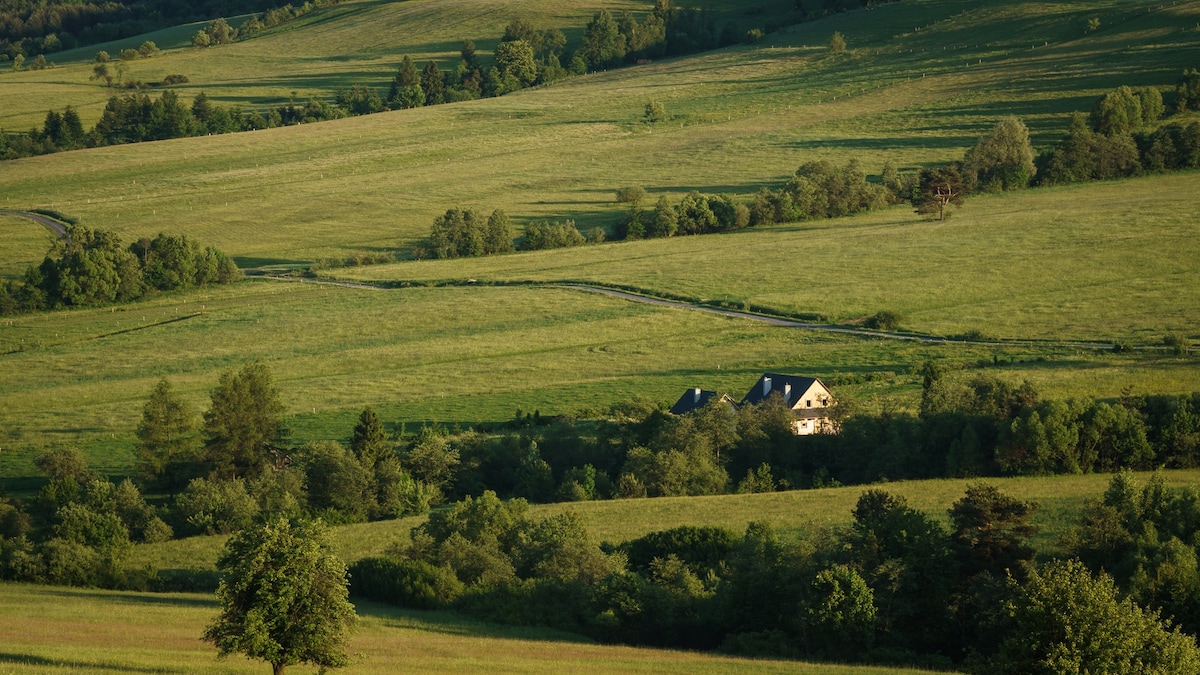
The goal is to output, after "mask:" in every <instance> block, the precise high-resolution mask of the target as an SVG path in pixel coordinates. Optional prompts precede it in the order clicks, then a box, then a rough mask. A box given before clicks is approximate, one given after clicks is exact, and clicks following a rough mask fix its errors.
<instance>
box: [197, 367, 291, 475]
mask: <svg viewBox="0 0 1200 675" xmlns="http://www.w3.org/2000/svg"><path fill="white" fill-rule="evenodd" d="M284 411H285V408H284V406H283V401H282V400H280V396H279V389H278V388H277V387H276V386H275V382H274V380H273V378H272V377H271V371H270V370H269V369H268V368H267V366H266V365H265V364H263V363H262V362H261V361H255V362H254V363H249V364H246V365H245V366H243V367H242V369H241V370H239V371H237V372H234V371H232V370H227V371H225V372H224V373H222V374H221V380H220V382H219V383H218V384H217V387H216V389H213V391H212V405H211V406H210V407H209V409H208V410H207V411H206V412H205V413H204V437H205V438H204V453H205V460H206V461H207V462H208V463H209V464H210V465H211V466H212V467H213V468H214V470H215V471H216V472H217V474H218V475H221V476H225V477H237V476H250V477H253V476H257V475H258V474H260V473H261V472H262V471H263V468H264V467H265V466H266V465H267V464H269V463H271V462H273V461H274V457H273V454H272V453H273V451H274V449H275V448H274V446H275V444H277V443H279V442H280V441H281V440H282V439H283V438H284V436H285V433H286V432H285V429H284V426H283V413H284Z"/></svg>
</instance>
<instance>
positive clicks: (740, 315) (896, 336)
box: [246, 270, 1113, 349]
mask: <svg viewBox="0 0 1200 675" xmlns="http://www.w3.org/2000/svg"><path fill="white" fill-rule="evenodd" d="M246 274H247V276H250V277H252V278H256V279H271V280H274V281H293V282H300V283H310V284H322V285H327V286H341V287H344V288H359V289H364V290H373V291H379V290H391V289H389V288H388V287H386V286H378V285H374V284H367V283H358V282H353V281H337V280H333V279H301V278H297V277H280V276H274V275H270V274H263V273H255V271H254V270H246ZM454 285H456V286H474V285H476V284H474V283H472V282H464V283H462V284H454ZM479 285H481V286H484V285H488V284H479ZM513 285H514V286H516V285H518V284H513ZM521 285H524V284H521ZM527 286H529V287H541V288H564V289H568V290H575V291H581V292H584V293H600V294H602V295H608V296H611V297H614V298H620V299H622V300H628V301H630V302H640V303H644V304H648V305H657V306H659V307H670V308H673V309H686V310H693V311H697V312H707V313H709V314H717V315H719V316H727V317H731V318H734V319H746V320H749V321H758V322H760V323H765V324H769V325H772V326H780V327H783V328H799V329H802V330H815V331H822V332H825V333H841V334H843V335H856V336H859V337H868V338H879V339H883V340H907V341H909V342H920V343H923V344H963V345H982V346H992V347H1066V348H1075V349H1112V348H1113V344H1112V343H1111V342H1087V341H1082V340H1081V341H1069V340H1055V341H1050V340H1005V339H996V340H967V339H957V338H946V337H936V336H931V335H915V334H912V333H895V332H889V331H882V330H870V329H867V328H855V327H853V326H836V325H832V324H827V323H811V322H806V321H797V320H795V319H786V318H783V317H778V316H771V315H768V314H755V313H753V312H743V311H738V310H735V309H721V308H720V307H710V306H708V305H702V304H697V303H690V302H682V301H679V300H667V299H665V298H656V297H654V296H652V295H639V294H637V293H630V292H628V291H620V290H616V289H613V288H605V287H603V286H588V285H586V284H556V283H543V284H528V285H527Z"/></svg>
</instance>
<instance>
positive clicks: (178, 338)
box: [0, 281, 1200, 477]
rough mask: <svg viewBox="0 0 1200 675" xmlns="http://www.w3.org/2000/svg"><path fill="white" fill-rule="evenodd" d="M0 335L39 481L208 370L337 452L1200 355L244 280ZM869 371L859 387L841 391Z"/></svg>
mask: <svg viewBox="0 0 1200 675" xmlns="http://www.w3.org/2000/svg"><path fill="white" fill-rule="evenodd" d="M0 325H3V329H2V330H0V429H3V433H4V437H3V438H0V448H3V452H0V475H2V476H6V477H15V476H28V475H33V474H34V470H33V468H32V464H31V461H32V458H33V456H34V455H35V454H36V453H37V452H38V450H39V449H40V448H42V447H45V446H47V445H52V444H56V443H73V444H76V445H79V446H81V447H82V448H83V449H84V450H85V452H86V453H87V454H88V456H89V458H90V461H91V462H92V463H93V465H94V466H95V468H97V469H99V470H102V471H105V472H108V473H111V474H118V475H119V474H124V473H126V472H127V471H129V469H130V467H131V462H132V448H133V444H134V439H133V435H132V433H133V430H134V428H135V427H136V425H137V421H138V420H139V419H140V415H141V408H142V405H143V404H144V402H145V400H146V397H147V396H148V395H149V393H150V391H152V390H153V388H154V384H155V382H156V381H157V380H158V379H159V378H161V377H167V378H169V379H170V380H171V381H172V383H173V384H174V385H175V387H176V389H177V390H178V391H179V392H180V393H181V394H182V395H183V396H184V397H185V398H187V399H188V400H189V401H190V402H191V404H192V405H193V407H194V409H195V410H197V411H200V410H203V409H205V408H207V406H208V393H209V391H210V390H211V389H212V387H214V386H215V384H216V381H217V379H218V376H219V375H220V373H221V372H222V371H224V370H228V369H232V368H237V367H240V365H241V364H243V363H245V362H247V361H249V360H252V359H262V360H263V361H264V362H265V363H266V364H267V365H268V366H269V367H270V368H271V370H272V372H273V374H274V376H275V378H276V380H277V382H278V383H279V385H280V386H281V388H282V390H283V399H284V402H285V404H286V405H287V408H288V412H289V419H288V426H289V427H290V428H291V429H292V431H293V435H292V437H293V440H294V441H296V442H302V441H305V440H309V439H320V438H347V437H349V434H350V430H351V429H352V428H353V425H354V422H355V419H356V417H357V414H358V412H359V411H360V410H361V409H362V407H363V406H365V405H373V406H375V407H376V409H377V410H379V411H380V414H381V415H382V416H383V418H384V419H385V420H387V421H388V422H404V423H407V424H408V425H409V426H408V428H409V430H412V428H413V427H414V426H415V425H418V424H420V423H422V422H423V421H426V420H434V421H439V422H443V423H450V424H458V423H465V424H475V423H478V422H494V421H500V420H506V419H509V418H511V416H512V414H513V411H514V410H516V409H518V408H520V409H523V410H526V411H530V410H535V409H540V410H541V411H542V412H543V413H545V414H561V413H566V412H573V411H577V410H580V409H583V408H589V407H591V408H595V407H600V406H605V405H608V404H611V403H615V402H618V401H623V400H628V399H629V398H632V397H635V396H644V397H648V398H650V399H652V400H661V401H668V402H669V401H673V400H674V399H675V398H677V397H678V396H679V394H680V392H682V391H683V389H684V388H686V387H692V386H704V387H712V388H718V389H724V390H726V391H730V392H732V393H733V394H734V395H735V396H740V395H741V394H742V393H743V392H744V391H745V390H746V389H747V388H748V387H749V386H750V385H751V384H752V383H753V382H754V381H755V379H756V378H757V377H758V376H759V375H760V374H761V373H762V372H764V371H771V370H777V371H784V372H800V373H809V374H813V375H816V376H818V377H822V378H825V379H826V380H827V381H829V382H830V383H831V384H832V385H834V386H835V388H836V390H837V391H838V394H839V395H840V396H845V397H847V398H853V399H857V400H859V401H860V402H862V403H864V404H866V405H868V406H869V405H871V404H870V401H871V400H872V399H873V398H874V397H875V396H885V397H887V398H889V399H891V400H892V401H893V402H895V401H897V400H899V401H910V402H911V401H912V400H913V398H912V397H913V396H915V395H916V394H917V393H918V389H919V378H917V377H916V376H914V375H911V374H910V371H912V370H913V369H914V368H915V367H916V366H917V365H919V364H920V363H921V362H922V361H924V360H925V359H927V358H948V359H951V360H953V361H956V362H971V363H973V362H975V361H978V360H984V361H991V360H992V357H993V356H1000V357H1003V358H1011V359H1014V360H1015V361H1017V363H1015V364H1012V365H1007V366H1004V367H1003V368H1001V369H999V370H997V371H995V372H996V374H998V375H999V376H1001V377H1004V378H1006V379H1010V380H1012V381H1014V382H1017V381H1020V380H1022V379H1029V380H1031V381H1032V382H1034V384H1035V385H1037V387H1038V388H1039V390H1040V391H1042V392H1043V394H1044V395H1047V396H1055V397H1065V396H1076V395H1080V396H1096V395H1099V396H1108V397H1115V396H1117V395H1119V394H1120V392H1121V389H1122V388H1123V387H1124V386H1125V385H1126V384H1132V385H1133V386H1134V387H1135V389H1136V391H1139V392H1151V391H1154V392H1176V391H1190V390H1191V389H1193V388H1194V386H1195V382H1196V379H1197V376H1198V374H1200V373H1198V368H1197V364H1196V362H1195V359H1191V358H1187V357H1174V356H1162V355H1150V354H1134V355H1103V356H1097V355H1095V354H1091V353H1088V352H1086V351H1083V352H1078V351H1075V350H1066V349H1059V350H1053V349H1036V350H1035V349H1029V348H1011V349H999V348H994V347H972V346H964V345H943V346H936V345H928V346H926V345H918V344H913V343H908V342H895V341H880V340H874V339H864V338H856V337H838V336H831V335H824V334H820V333H813V332H809V331H799V330H796V329H789V328H778V327H770V326H766V325H763V324H760V323H757V322H751V321H748V320H744V319H730V318H725V317H718V316H713V315H708V314H703V313H699V312H693V311H686V310H678V309H669V308H661V307H653V306H648V305H643V304H640V303H633V302H629V301H625V300H619V299H615V298H609V297H606V296H600V295H596V294H592V293H586V292H582V291H573V290H564V289H549V288H526V287H508V288H505V287H463V288H428V289H419V288H418V289H407V290H394V291H378V290H375V291H372V290H361V289H350V288H341V287H331V286H316V285H313V284H297V283H286V282H267V281H248V282H244V283H241V284H237V285H235V286H232V287H214V288H209V289H201V290H196V291H191V292H186V293H178V294H171V295H165V296H160V297H158V298H155V299H153V300H149V301H146V302H141V303H135V304H131V305H126V306H121V307H108V308H99V309H88V310H73V311H64V312H54V313H49V314H35V315H24V316H16V317H11V318H5V319H4V320H3V324H0ZM871 374H874V377H875V378H876V379H875V380H874V381H871V382H868V383H866V384H857V385H854V384H847V383H846V382H847V380H848V378H851V377H854V376H858V375H871Z"/></svg>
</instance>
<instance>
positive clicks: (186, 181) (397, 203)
mask: <svg viewBox="0 0 1200 675" xmlns="http://www.w3.org/2000/svg"><path fill="white" fill-rule="evenodd" d="M488 6H501V7H503V8H504V9H503V10H497V14H496V15H495V16H493V17H492V18H489V19H488V20H487V21H488V22H490V23H488V25H489V26H493V27H492V28H489V29H488V30H491V31H492V32H493V33H496V32H498V31H499V30H500V27H501V26H502V25H503V23H504V22H505V21H506V20H507V18H508V17H509V16H511V15H517V14H530V15H533V16H535V18H536V17H537V16H538V15H537V13H536V12H535V11H534V9H535V8H537V7H545V6H547V5H546V4H542V3H538V2H532V1H531V2H528V3H525V4H522V3H517V2H511V3H506V4H503V5H488ZM596 6H599V3H595V4H586V3H580V4H577V5H571V7H573V8H574V9H573V10H572V11H573V12H574V13H573V14H571V15H570V17H568V18H553V17H550V16H547V17H546V19H545V21H546V23H548V24H551V25H560V26H564V27H570V26H578V25H582V22H583V20H584V19H585V18H586V16H587V14H588V13H589V12H590V10H591V9H593V8H594V7H596ZM610 6H612V7H614V8H618V9H619V8H623V7H627V6H634V5H632V4H630V3H610ZM646 6H647V7H648V3H647V5H646ZM455 7H457V4H456V3H445V2H432V0H412V1H411V2H405V3H347V4H345V5H340V6H338V7H336V8H331V9H329V10H325V11H324V12H318V13H314V14H312V15H309V16H307V17H305V18H304V19H302V20H300V21H297V22H296V23H294V24H289V27H288V29H287V30H282V31H280V32H279V33H276V34H271V35H264V36H262V37H260V38H256V39H254V40H249V41H247V42H245V43H240V44H235V45H232V46H230V47H222V48H219V49H213V50H207V51H200V52H197V51H194V50H191V49H185V50H181V51H179V52H176V53H169V54H167V55H165V56H161V57H158V59H152V60H149V61H146V62H145V63H146V64H153V63H158V64H159V65H161V64H164V63H165V64H166V66H164V68H165V70H164V73H165V72H177V71H181V70H189V68H188V67H187V66H186V64H190V63H193V62H194V63H196V64H198V65H197V66H196V67H197V68H199V67H200V65H199V64H203V63H207V62H208V60H210V59H215V58H218V57H219V56H220V55H219V54H218V55H217V56H213V55H212V53H217V52H221V51H222V50H228V51H233V52H237V51H238V50H261V51H257V52H250V51H247V53H246V56H245V57H244V59H241V60H237V59H235V61H234V62H230V63H227V64H226V65H223V66H221V67H217V68H215V71H214V73H215V74H214V75H213V79H214V80H215V81H219V82H225V85H224V86H225V87H226V88H225V89H224V90H219V89H217V88H215V87H209V86H208V85H207V84H203V83H201V84H202V86H203V88H204V89H205V91H208V93H209V94H210V95H212V96H214V98H217V99H218V100H235V99H236V96H233V95H230V94H229V93H228V92H231V91H232V92H241V91H243V90H244V89H246V87H245V86H244V85H245V84H246V82H245V81H244V80H246V79H249V80H251V81H252V86H251V87H250V88H251V89H253V87H254V86H257V85H254V84H253V83H255V82H260V81H268V80H272V79H273V78H275V77H276V74H278V76H279V77H281V78H283V79H284V80H286V84H285V85H284V88H286V89H287V90H288V91H291V90H297V95H298V96H301V97H302V96H305V95H307V94H309V93H319V92H317V91H315V90H310V89H302V88H300V87H301V84H302V83H303V82H304V81H305V78H307V77H314V78H319V77H324V78H326V81H327V84H326V87H327V88H326V89H325V90H324V91H325V93H328V92H329V91H332V90H333V89H335V88H339V87H346V86H349V85H350V84H353V83H356V82H357V81H356V80H355V78H354V77H353V76H351V75H349V74H348V71H349V70H352V69H355V68H360V67H361V66H360V65H359V59H360V58H361V57H360V56H357V55H356V54H357V52H353V49H352V47H351V46H348V45H347V44H345V42H344V40H345V39H346V38H339V37H336V35H343V34H345V35H348V34H349V33H346V32H343V33H338V32H337V31H340V30H343V29H342V28H339V27H340V26H343V25H347V24H348V25H357V23H358V22H359V19H356V18H355V17H357V16H358V14H357V13H360V12H366V13H367V15H368V16H374V15H373V14H370V13H371V12H399V13H402V14H398V15H397V16H396V17H394V18H390V19H389V18H387V17H384V16H379V17H375V18H374V19H372V20H371V21H370V22H369V25H368V26H367V27H364V28H363V30H362V31H360V33H361V34H362V35H363V37H361V38H360V42H361V43H362V44H364V45H370V44H374V43H375V42H376V41H377V40H376V39H375V38H373V37H372V35H373V33H372V32H371V31H378V32H379V33H380V34H385V33H386V35H388V36H389V38H388V39H391V40H394V42H395V45H396V46H395V52H394V54H397V55H398V54H402V53H406V52H407V51H415V49H412V48H413V47H417V46H420V45H423V44H426V43H427V40H428V39H430V38H428V37H427V36H428V35H440V34H439V33H436V31H435V32H432V33H431V32H430V31H433V30H434V29H433V28H431V26H432V25H433V24H439V25H440V23H439V22H443V23H445V24H446V25H448V26H454V25H455V22H454V21H453V20H452V19H451V18H450V17H453V16H459V15H458V14H454V8H455ZM526 7H528V8H529V11H526ZM414 12H419V13H420V18H418V17H417V16H416V15H410V14H409V13H414ZM1092 16H1097V17H1099V18H1100V19H1101V21H1102V28H1101V30H1099V31H1097V32H1095V33H1091V34H1085V32H1086V29H1085V25H1086V20H1087V18H1089V17H1092ZM405 17H409V21H408V23H403V21H404V20H405ZM1198 19H1200V4H1197V3H1196V2H1186V3H1180V4H1176V5H1164V6H1162V7H1160V6H1159V3H1154V2H1145V1H1139V2H1134V3H1129V2H1101V3H1095V2H1091V3H1082V2H1081V3H1054V4H1052V5H1047V4H1045V3H1037V2H1018V1H1016V0H1012V1H1009V2H1003V3H989V4H987V5H977V4H974V3H964V2H962V1H961V0H924V1H920V0H912V1H906V2H900V3H891V4H888V5H886V6H884V7H881V8H879V9H876V10H872V11H860V12H851V13H848V14H844V15H838V16H836V17H832V18H829V19H825V20H821V21H815V22H811V23H806V24H801V25H799V26H795V27H792V28H789V29H788V30H787V31H786V32H782V33H776V34H772V35H770V36H769V37H768V38H766V39H764V41H763V42H762V43H760V44H758V45H754V46H741V47H735V48H730V49H726V50H722V51H719V52H713V53H709V54H704V55H700V56H694V57H689V58H682V59H673V60H665V61H660V62H656V63H654V64H651V65H648V66H640V67H635V68H631V69H621V70H616V71H609V72H605V73H598V74H593V75H589V76H587V77H582V78H576V79H573V80H569V81H567V82H564V83H561V84H556V85H553V86H549V87H544V88H541V89H537V90H532V91H524V92H520V93H517V94H512V95H509V96H505V97H503V98H499V99H490V100H483V101H476V102H470V103H465V104H455V105H449V106H437V107H433V108H422V109H416V110H407V111H397V112H392V113H385V114H379V115H372V116H368V117H362V118H355V119H348V120H341V121H336V122H329V123H323V124H318V125H309V126H302V127H291V128H284V129H274V130H267V131H260V132H253V133H249V134H237V135H230V136H222V137H212V138H196V139H181V140H175V141H166V142H161V143H153V144H145V145H138V146H126V147H113V148H103V149H98V150H91V151H86V152H73V153H63V154H59V155H53V156H48V157H38V158H30V159H27V160H20V161H17V162H6V163H3V164H2V165H0V183H3V184H4V185H5V186H6V190H5V193H4V201H3V203H2V204H0V206H6V207H11V206H22V207H35V206H44V207H52V208H57V209H60V210H62V211H64V212H68V213H71V214H73V215H78V216H81V217H82V218H83V219H84V222H86V223H87V224H89V225H92V226H95V227H105V228H112V229H116V230H118V231H120V232H121V233H122V234H124V235H125V236H127V237H133V236H141V235H145V234H151V235H152V234H154V233H155V232H157V231H158V230H162V229H167V228H170V229H181V230H184V231H186V232H187V233H188V234H190V235H193V236H196V237H198V238H200V239H201V240H203V241H206V242H209V243H212V244H214V245H217V246H219V247H221V248H223V249H225V250H227V251H229V252H230V253H232V254H234V255H236V256H241V257H242V258H243V259H244V260H246V259H254V260H263V259H272V260H279V261H306V260H312V259H313V258H315V257H318V256H321V255H338V254H344V253H348V252H352V251H354V250H357V249H363V248H366V249H386V250H395V249H398V248H403V247H406V246H407V245H409V244H411V243H412V242H413V241H414V240H415V239H416V238H418V237H420V236H422V235H423V234H425V233H426V232H427V230H428V227H429V223H430V222H431V221H432V219H433V217H434V216H436V215H437V214H439V213H441V212H443V211H444V210H445V209H446V208H448V207H451V206H457V205H463V206H474V207H478V208H486V209H491V208H503V209H505V210H506V211H507V212H508V213H509V215H511V216H513V217H515V218H516V219H517V220H518V222H528V221H529V220H531V219H536V218H573V219H575V220H576V221H577V222H578V223H579V224H580V225H581V226H584V227H592V226H595V225H601V226H608V225H611V224H612V222H613V221H615V220H616V218H617V217H618V210H617V209H616V207H615V205H614V204H612V199H611V191H612V190H613V189H614V188H616V187H619V186H621V185H625V184H630V183H633V184H640V185H644V186H645V187H647V188H648V189H650V190H651V191H652V192H653V193H658V192H666V193H674V194H679V193H682V192H686V191H688V190H691V189H699V190H702V191H709V192H717V191H719V192H729V193H734V194H741V195H746V194H748V193H751V192H753V191H755V190H757V189H758V188H759V187H761V186H764V185H774V184H778V183H780V182H782V180H784V179H785V178H786V176H787V175H789V174H790V173H791V171H793V170H794V169H795V167H796V166H797V165H798V164H800V163H801V162H802V161H806V160H812V159H833V160H835V161H838V162H843V161H845V160H848V159H850V158H857V159H858V160H860V161H861V162H862V163H863V166H864V167H866V168H867V169H868V170H870V171H878V168H879V167H881V166H882V164H883V162H884V161H885V160H892V161H894V162H895V163H897V164H898V165H900V166H905V167H916V166H920V165H923V164H926V163H929V162H939V161H947V160H949V159H954V158H957V157H960V156H961V154H962V152H963V150H964V149H965V148H966V147H968V146H970V145H971V144H972V143H974V141H975V140H976V139H977V138H978V137H979V136H980V135H981V134H982V133H984V132H985V131H986V130H987V129H988V128H990V127H991V126H992V125H993V124H994V123H995V120H996V119H997V118H998V117H1000V116H1001V115H1006V114H1019V115H1020V116H1021V117H1022V118H1023V119H1024V120H1025V121H1026V122H1027V123H1028V124H1029V125H1030V126H1031V128H1032V130H1033V132H1034V138H1035V142H1037V143H1039V144H1043V145H1044V144H1047V143H1049V142H1051V141H1052V140H1053V139H1054V138H1055V137H1057V135H1059V134H1060V133H1061V131H1062V129H1063V128H1064V126H1065V123H1064V117H1063V116H1064V115H1065V114H1066V113H1068V112H1070V111H1072V110H1078V109H1087V108H1089V107H1090V106H1091V104H1092V101H1093V100H1094V99H1095V97H1097V96H1098V95H1099V94H1100V93H1102V92H1103V91H1104V90H1106V89H1108V88H1112V87H1115V86H1118V85H1121V84H1132V85H1156V86H1169V85H1170V84H1172V83H1173V82H1174V81H1175V79H1176V78H1177V77H1178V74H1179V72H1180V71H1181V70H1182V69H1183V68H1184V67H1187V66H1190V65H1194V64H1195V63H1198V62H1200V32H1196V31H1195V30H1194V29H1193V26H1194V25H1195V23H1196V21H1197V20H1198ZM394 22H402V23H399V24H395V25H397V26H400V25H402V26H408V27H409V28H405V29H403V30H401V29H399V28H397V29H396V30H395V31H394V32H386V31H387V28H388V27H390V26H393V24H394ZM482 25H483V24H480V26H482ZM345 30H350V29H345ZM408 30H411V31H412V32H411V33H410V32H407V31H408ZM447 30H449V31H451V32H452V33H453V34H455V35H457V34H460V33H462V32H466V29H459V28H457V27H455V28H452V29H447ZM480 30H481V31H482V28H481V29H480ZM834 30H840V31H842V32H843V33H844V34H845V35H846V36H847V39H848V41H849V44H850V52H849V53H848V54H847V55H844V57H831V56H830V55H829V54H828V53H827V50H826V48H825V45H826V43H827V42H828V40H829V36H830V34H831V33H832V32H833V31H834ZM356 34H357V33H356ZM305 36H307V37H305ZM438 39H441V40H451V38H450V37H449V36H448V35H447V36H446V37H444V38H438ZM455 39H456V38H455ZM295 42H302V43H303V44H305V45H309V44H311V45H313V46H312V47H311V49H313V50H316V53H313V54H306V55H303V56H300V55H294V54H295V52H294V47H293V46H289V45H294V43H295ZM321 44H328V45H329V46H327V47H317V46H315V45H321ZM438 44H442V45H443V46H442V48H446V44H448V43H446V44H443V43H441V42H439V43H438ZM321 49H327V50H330V51H338V52H339V53H342V52H345V51H346V50H351V53H346V54H344V55H343V56H339V57H337V58H333V56H332V55H331V54H330V53H327V52H321V51H320V50H321ZM289 50H292V51H289ZM210 52H211V53H210ZM278 54H282V55H283V56H276V55H278ZM239 58H240V57H239ZM170 59H179V60H180V63H179V64H178V65H177V64H175V63H173V62H170V61H169V60H170ZM279 59H282V63H281V62H280V61H279ZM298 60H299V61H302V63H300V64H298V63H297V61H298ZM135 63H137V62H135ZM393 64H394V59H393V62H392V64H389V65H388V66H387V67H386V68H384V67H380V66H376V67H374V68H372V69H370V70H369V72H370V73H371V75H370V77H371V78H377V79H375V80H374V81H376V82H378V86H381V87H382V86H384V85H385V84H386V83H387V82H388V81H389V78H390V74H391V69H392V67H393ZM156 67H158V66H156ZM71 68H76V69H77V70H74V71H73V70H71V69H70V68H68V67H65V66H64V68H62V69H52V70H49V71H37V72H31V73H12V74H6V75H4V76H3V78H0V87H3V88H4V90H8V91H14V92H21V96H19V97H13V98H15V99H16V100H19V101H21V102H22V105H26V103H25V102H28V101H34V102H35V103H32V104H31V109H30V110H29V112H27V113H24V115H25V117H18V118H12V121H9V120H8V119H3V118H0V125H4V126H8V127H12V128H23V127H25V126H28V125H29V124H31V123H33V122H36V121H38V120H40V119H41V117H42V116H44V109H45V108H46V107H47V106H48V105H49V104H48V103H47V102H46V101H47V100H49V99H53V98H54V96H53V95H52V94H49V93H39V92H40V90H39V89H38V87H39V86H41V85H39V82H40V81H41V80H39V78H48V77H56V78H68V77H73V78H75V79H76V80H78V81H79V82H86V74H87V72H88V66H87V64H80V65H79V66H72V67H71ZM308 69H312V70H313V71H320V74H312V75H311V76H310V75H306V74H305V73H307V72H310V71H309V70H308ZM71 73H74V74H73V75H72V74H71ZM285 73H286V74H285ZM91 86H94V85H91ZM95 88H96V89H97V90H99V91H97V94H98V97H97V104H99V102H100V100H101V99H103V98H104V96H106V95H107V92H104V91H103V90H102V88H100V87H95ZM187 93H188V92H186V91H185V92H184V94H185V98H186V94H187ZM650 99H657V100H661V101H663V103H664V104H665V105H666V108H667V111H668V113H669V114H670V115H671V120H670V121H669V122H667V123H664V124H662V125H657V126H653V127H649V126H647V125H644V124H642V123H641V121H640V118H641V115H642V111H643V107H644V105H645V103H646V101H647V100H650Z"/></svg>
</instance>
